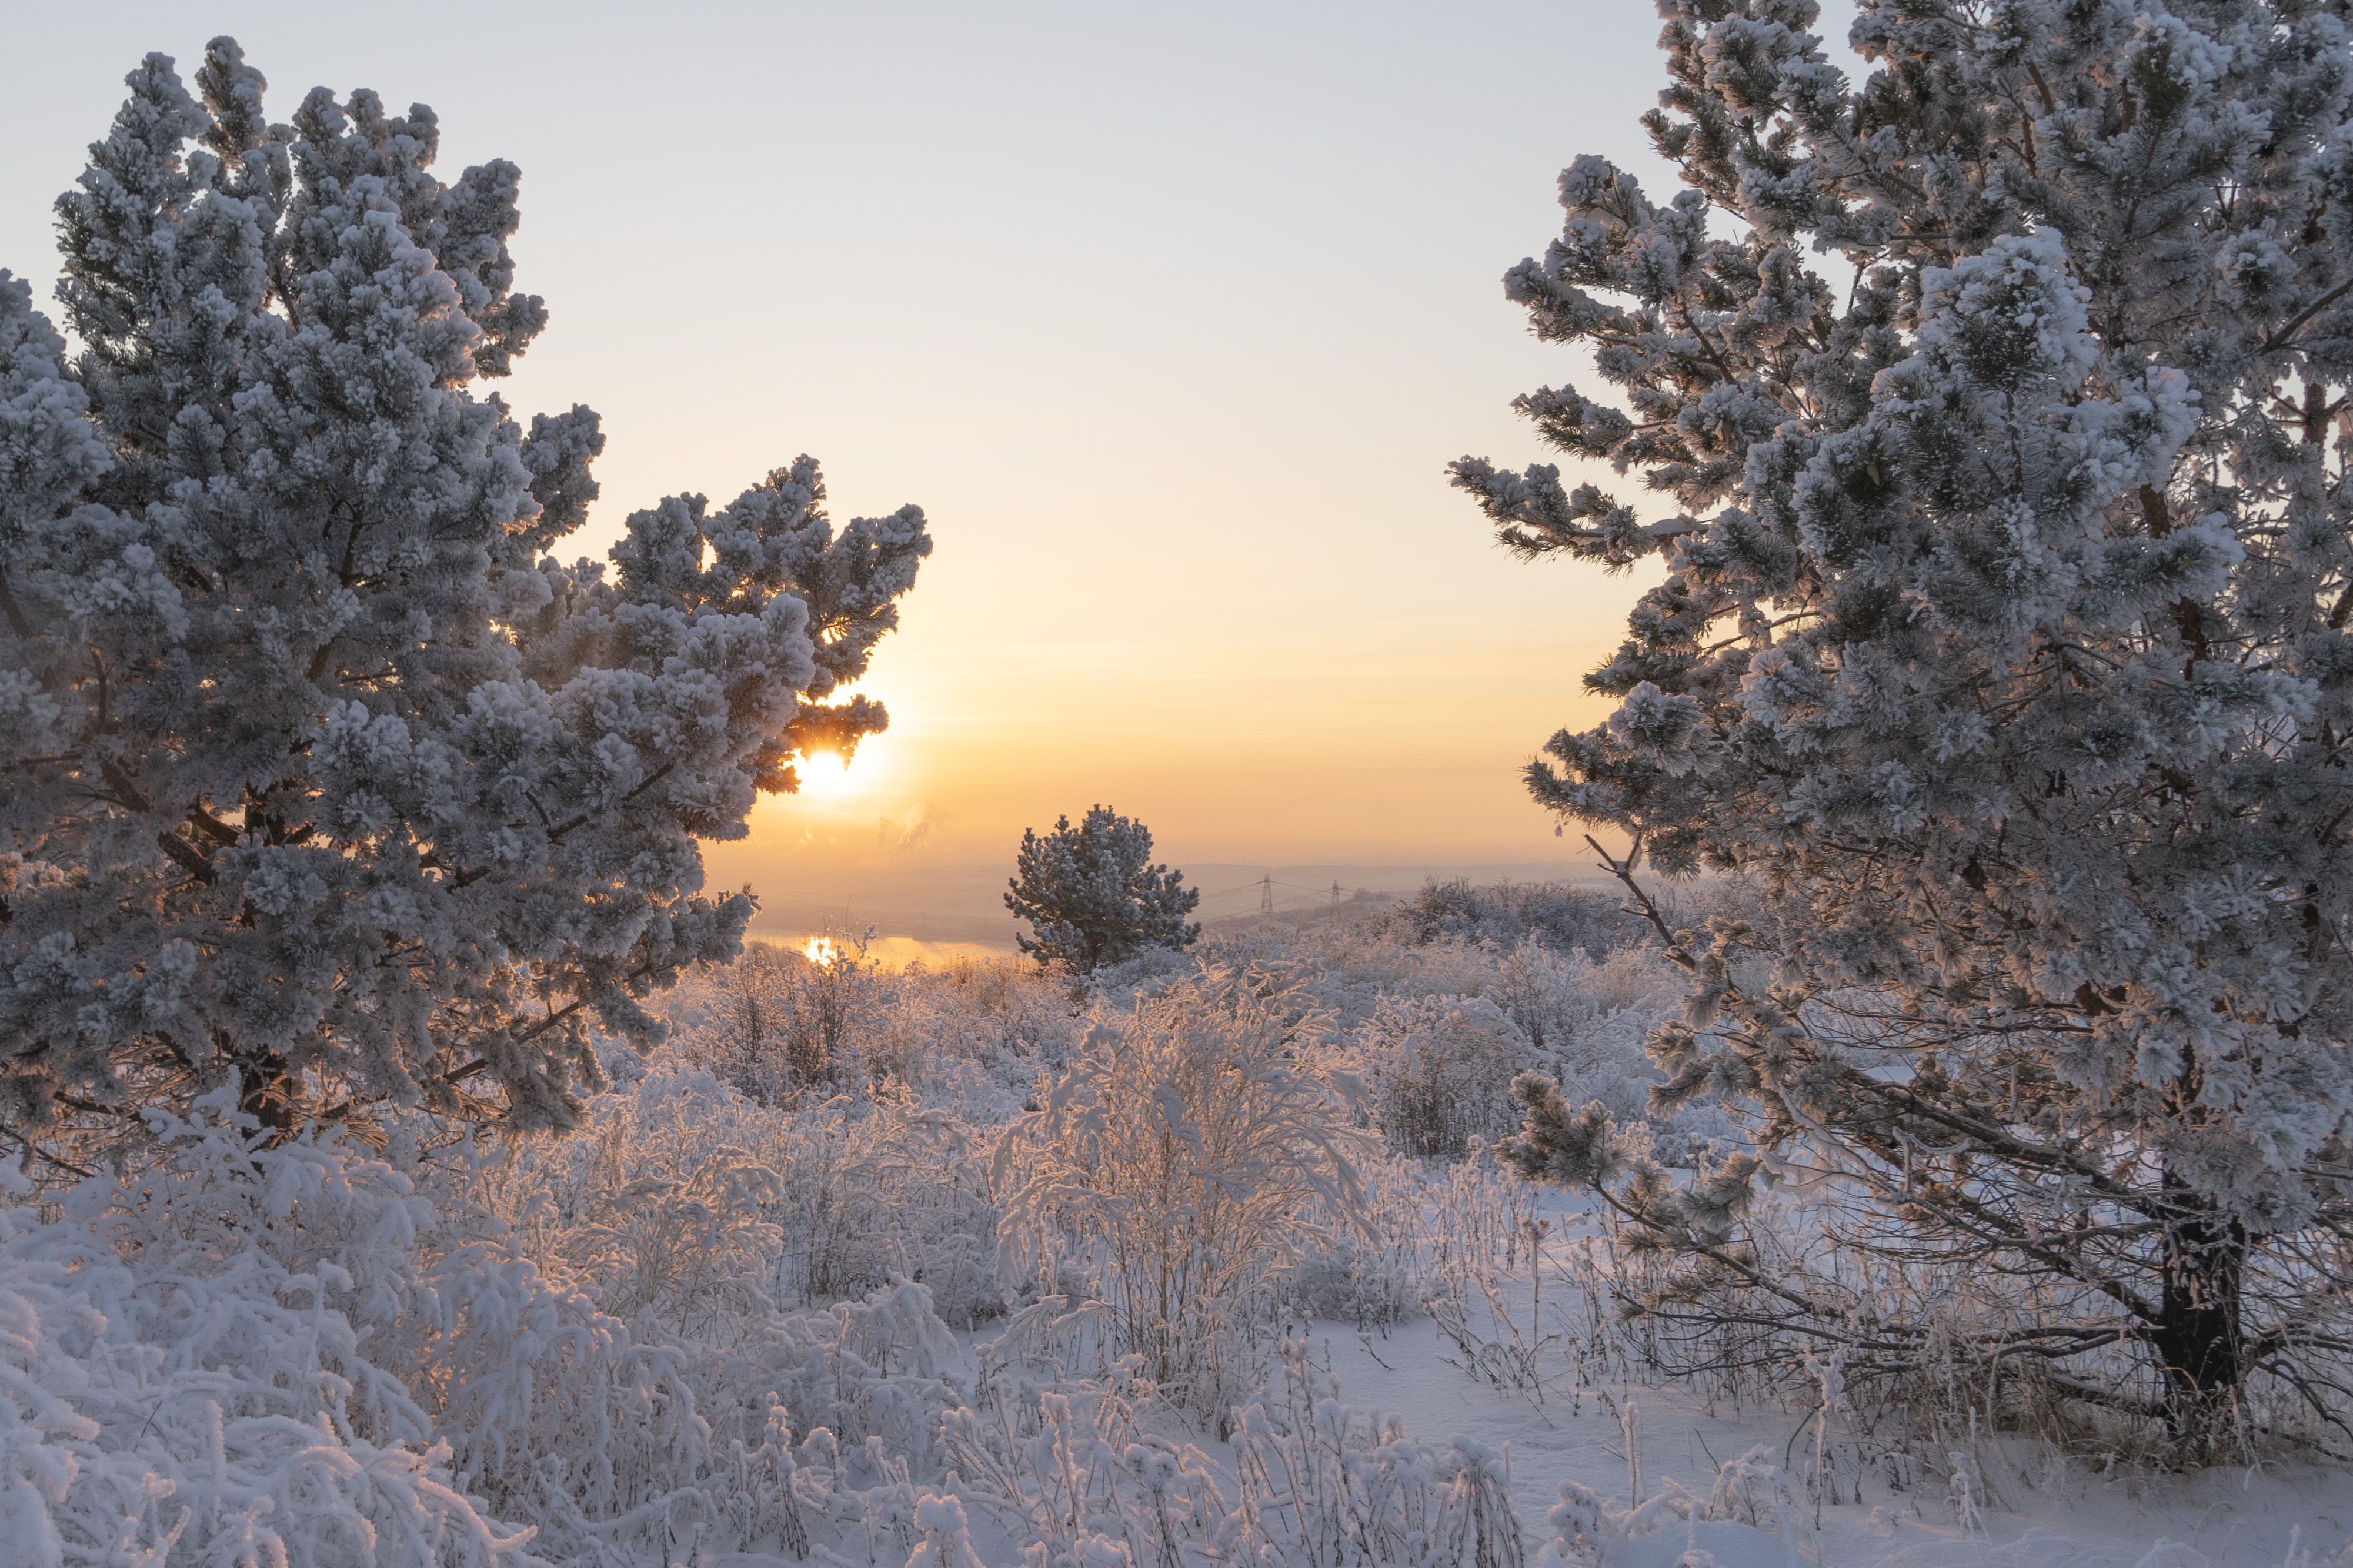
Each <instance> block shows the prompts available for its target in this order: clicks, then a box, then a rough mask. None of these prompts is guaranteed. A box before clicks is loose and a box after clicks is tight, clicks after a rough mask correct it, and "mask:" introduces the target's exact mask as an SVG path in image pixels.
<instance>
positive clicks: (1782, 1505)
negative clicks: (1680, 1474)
mask: <svg viewBox="0 0 2353 1568" xmlns="http://www.w3.org/2000/svg"><path fill="white" fill-rule="evenodd" d="M1632 1479H1635V1480H1637V1481H1639V1480H1640V1479H1641V1478H1640V1472H1639V1471H1637V1472H1636V1473H1635V1475H1634V1477H1633V1478H1632ZM1559 1497H1560V1500H1559V1501H1557V1502H1556V1503H1555V1504H1554V1505H1553V1507H1552V1509H1551V1510H1550V1511H1548V1512H1547V1513H1546V1516H1545V1522H1546V1523H1547V1524H1549V1525H1551V1526H1552V1531H1553V1533H1552V1538H1551V1539H1550V1540H1549V1541H1547V1542H1545V1545H1544V1549H1543V1550H1542V1551H1541V1552H1539V1553H1538V1554H1537V1557H1536V1568H1602V1565H1603V1564H1604V1563H1613V1562H1617V1561H1619V1560H1620V1557H1619V1554H1618V1553H1617V1552H1615V1551H1614V1550H1613V1549H1614V1548H1618V1547H1621V1546H1623V1545H1624V1544H1625V1543H1626V1542H1631V1541H1639V1540H1641V1539H1642V1538H1644V1537H1646V1536H1651V1535H1657V1534H1660V1533H1662V1532H1668V1534H1669V1539H1670V1540H1671V1541H1677V1542H1680V1543H1681V1544H1682V1545H1683V1548H1684V1552H1683V1554H1682V1555H1680V1556H1679V1557H1677V1558H1676V1559H1675V1561H1676V1562H1678V1563H1683V1564H1694V1565H1704V1564H1711V1563H1720V1562H1729V1563H1795V1562H1798V1561H1799V1552H1798V1544H1797V1540H1796V1535H1795V1530H1794V1525H1795V1513H1796V1506H1795V1505H1796V1497H1795V1494H1794V1492H1793V1490H1792V1489H1791V1487H1790V1484H1789V1478H1788V1474H1787V1473H1786V1472H1784V1471H1783V1470H1782V1468H1781V1467H1780V1466H1779V1465H1778V1464H1776V1463H1775V1462H1774V1461H1773V1457H1772V1451H1771V1449H1769V1448H1768V1447H1765V1446H1764V1445H1762V1444H1760V1445H1758V1446H1757V1447H1753V1448H1750V1449H1749V1450H1748V1451H1747V1452H1746V1453H1744V1454H1741V1455H1739V1456H1738V1457H1736V1458H1731V1459H1727V1460H1725V1462H1724V1463H1723V1464H1722V1465H1720V1466H1718V1467H1717V1468H1716V1473H1715V1479H1714V1480H1713V1482H1712V1483H1711V1484H1710V1486H1709V1489H1708V1493H1707V1495H1706V1496H1705V1497H1700V1496H1698V1495H1696V1494H1695V1493H1694V1492H1693V1491H1692V1490H1691V1489H1688V1488H1686V1487H1685V1486H1683V1483H1681V1482H1680V1481H1677V1480H1676V1479H1674V1478H1673V1477H1672V1476H1670V1477H1666V1478H1664V1479H1662V1480H1661V1481H1660V1483H1659V1487H1658V1489H1657V1490H1656V1491H1653V1492H1651V1493H1650V1494H1649V1495H1648V1496H1646V1497H1636V1498H1634V1499H1632V1500H1630V1501H1629V1502H1628V1503H1625V1504H1622V1505H1621V1504H1620V1503H1618V1502H1616V1501H1614V1500H1609V1499H1606V1498H1604V1497H1602V1496H1601V1495H1600V1494H1599V1493H1598V1492H1596V1491H1595V1490H1593V1489H1592V1488H1590V1487H1587V1486H1584V1485H1581V1484H1579V1483H1578V1482H1576V1481H1563V1482H1562V1483H1561V1484H1560V1494H1559ZM1678 1525H1680V1526H1681V1528H1680V1529H1676V1528H1675V1527H1676V1526H1678ZM1655 1561H1659V1562H1664V1561H1666V1558H1665V1557H1664V1556H1663V1555H1661V1556H1659V1557H1657V1558H1656V1559H1655Z"/></svg>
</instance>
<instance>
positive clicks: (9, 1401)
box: [0, 1088, 538, 1568]
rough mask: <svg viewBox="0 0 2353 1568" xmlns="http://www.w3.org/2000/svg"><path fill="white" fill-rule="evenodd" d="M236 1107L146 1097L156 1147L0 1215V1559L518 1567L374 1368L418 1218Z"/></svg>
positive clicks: (407, 1402)
mask: <svg viewBox="0 0 2353 1568" xmlns="http://www.w3.org/2000/svg"><path fill="white" fill-rule="evenodd" d="M236 1099H237V1095H236V1090H235V1089H234V1088H230V1089H225V1090H223V1091H220V1092H218V1093H216V1094H215V1095H212V1096H209V1097H206V1098H205V1099H202V1100H198V1101H196V1102H195V1105H194V1106H193V1107H192V1108H191V1110H190V1112H189V1115H188V1118H187V1119H186V1120H185V1121H183V1120H180V1119H178V1118H174V1117H171V1116H167V1115H164V1114H163V1113H161V1112H154V1113H151V1124H152V1126H153V1131H154V1132H155V1134H156V1136H157V1138H158V1140H159V1142H160V1145H161V1148H162V1151H163V1155H164V1157H163V1159H162V1160H161V1161H160V1163H158V1164H157V1165H155V1166H154V1167H153V1169H152V1170H150V1171H149V1172H147V1173H145V1174H144V1175H143V1176H141V1177H138V1178H134V1179H132V1180H129V1181H124V1180H120V1179H115V1178H107V1177H99V1178H93V1179H91V1180H90V1181H89V1182H87V1183H85V1184H82V1185H81V1186H80V1187H79V1188H78V1189H77V1190H76V1191H74V1192H73V1193H72V1194H70V1195H69V1196H68V1197H67V1199H66V1200H65V1202H64V1204H63V1205H62V1211H63V1212H62V1215H60V1217H58V1218H54V1219H49V1220H47V1221H44V1220H42V1219H40V1218H38V1217H37V1215H36V1214H35V1212H34V1211H33V1210H31V1209H30V1208H26V1207H7V1208H0V1542H5V1543H6V1546H7V1552H6V1555H7V1559H8V1561H10V1562H11V1563H25V1564H27V1565H28V1568H64V1565H67V1564H90V1565H91V1568H97V1565H98V1564H101V1563H104V1564H112V1563H122V1562H126V1561H130V1560H132V1558H133V1557H134V1556H138V1555H142V1554H151V1553H152V1554H153V1559H152V1560H154V1561H163V1560H164V1559H165V1558H167V1557H168V1558H169V1559H170V1560H171V1561H174V1562H177V1561H192V1562H217V1563H285V1564H290V1565H295V1568H300V1565H304V1564H317V1565H319V1568H335V1565H341V1564H347V1563H359V1562H365V1563H372V1564H375V1565H376V1568H460V1565H464V1568H476V1565H481V1568H487V1565H489V1564H493V1563H498V1564H518V1565H519V1564H522V1563H533V1562H537V1561H538V1559H537V1558H536V1557H533V1556H532V1555H531V1553H530V1551H529V1546H530V1542H531V1536H532V1532H531V1531H528V1530H519V1529H515V1528H513V1527H512V1526H509V1525H506V1524H502V1523H501V1522H499V1521H497V1520H496V1519H495V1518H494V1517H493V1516H492V1514H491V1511H490V1510H488V1509H486V1508H485V1507H484V1506H483V1505H482V1504H481V1503H480V1501H479V1500H476V1499H475V1498H472V1497H470V1496H468V1495H466V1489H465V1486H464V1482H463V1480H462V1479H461V1478H460V1477H459V1476H458V1475H455V1474H453V1470H452V1460H451V1454H450V1450H449V1448H448V1445H446V1444H445V1443H442V1442H439V1441H438V1440H437V1438H436V1436H435V1430H434V1423H433V1419H432V1415H431V1412H430V1410H429V1409H428V1408H427V1405H425V1404H423V1403H420V1402H419V1401H418V1400H417V1398H416V1397H414V1396H413V1395H412V1394H411V1392H410V1390H409V1389H408V1388H407V1387H406V1386H405V1385H404V1384H403V1383H402V1382H401V1380H400V1378H399V1377H398V1376H396V1375H394V1374H393V1373H390V1372H388V1371H387V1370H385V1368H384V1367H383V1366H381V1365H379V1364H377V1363H376V1361H375V1359H374V1358H375V1356H377V1355H378V1354H379V1352H380V1351H381V1349H382V1348H383V1347H382V1346H381V1345H380V1344H379V1343H378V1338H379V1336H378V1335H377V1334H376V1333H375V1323H374V1322H373V1321H371V1320H372V1318H373V1316H374V1314H375V1312H376V1311H378V1310H382V1309H384V1308H385V1306H387V1305H389V1304H392V1303H395V1302H396V1301H397V1300H399V1299H400V1298H401V1297H402V1296H403V1295H405V1294H406V1291H407V1290H408V1289H410V1288H411V1287H412V1285H413V1283H414V1281H413V1279H412V1278H411V1276H410V1270H411V1268H412V1267H413V1263H414V1258H415V1253H414V1248H415V1247H416V1242H417V1235H418V1232H419V1230H420V1228H421V1227H424V1226H429V1224H430V1222H431V1210H430V1208H429V1207H428V1206H427V1205H424V1204H423V1203H422V1202H420V1201H419V1200H418V1199H417V1197H416V1195H415V1194H414V1192H413V1191H412V1189H411V1187H410V1184H409V1183H408V1182H407V1180H406V1178H405V1177H403V1176H401V1175H400V1174H399V1173H397V1172H395V1171H392V1170H391V1169H389V1168H388V1167H386V1166H385V1165H384V1164H382V1163H380V1162H377V1161H375V1160H373V1159H371V1158H369V1157H367V1156H366V1155H365V1154H364V1152H359V1151H355V1150H353V1149H352V1148H350V1147H348V1146H346V1145H344V1144H343V1143H342V1142H339V1141H338V1140H336V1139H334V1138H332V1136H331V1137H328V1138H325V1139H322V1140H319V1141H315V1142H313V1141H309V1140H304V1141H298V1142H291V1143H288V1144H284V1145H281V1146H280V1147H278V1148H276V1149H273V1150H268V1151H264V1150H260V1149H259V1148H257V1147H255V1146H254V1140H253V1139H252V1138H250V1137H249V1136H248V1134H249V1132H250V1131H251V1129H252V1128H253V1126H254V1123H253V1122H252V1121H251V1120H250V1119H246V1120H245V1121H243V1122H242V1124H241V1125H240V1123H239V1121H238V1119H237V1117H236V1116H235V1113H234V1108H235V1105H236ZM355 1317H356V1320H357V1321H355Z"/></svg>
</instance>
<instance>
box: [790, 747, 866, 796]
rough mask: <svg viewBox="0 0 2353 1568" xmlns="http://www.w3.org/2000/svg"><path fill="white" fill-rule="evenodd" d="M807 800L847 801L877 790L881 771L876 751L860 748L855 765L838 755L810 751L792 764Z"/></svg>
mask: <svg viewBox="0 0 2353 1568" xmlns="http://www.w3.org/2000/svg"><path fill="white" fill-rule="evenodd" d="M793 771H794V772H795V773H798V774H799V775H800V782H801V787H800V789H799V791H798V792H797V793H798V794H799V795H800V796H801V798H803V799H804V800H845V799H848V798H849V796H851V795H859V794H861V793H864V792H866V791H870V790H871V789H872V788H873V787H874V783H875V778H876V775H877V773H878V772H879V770H878V769H877V767H876V766H875V759H874V755H873V750H872V748H871V746H867V747H861V748H860V751H859V755H858V758H857V761H856V763H855V765H854V766H853V765H852V763H851V761H850V760H849V758H846V757H844V756H843V755H842V754H841V753H840V752H804V753H802V755H801V757H800V760H799V761H797V762H796V763H793Z"/></svg>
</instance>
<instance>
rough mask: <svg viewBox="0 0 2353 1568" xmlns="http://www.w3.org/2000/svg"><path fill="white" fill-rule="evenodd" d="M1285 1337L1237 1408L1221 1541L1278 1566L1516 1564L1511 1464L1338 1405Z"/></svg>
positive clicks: (1460, 1442)
mask: <svg viewBox="0 0 2353 1568" xmlns="http://www.w3.org/2000/svg"><path fill="white" fill-rule="evenodd" d="M1339 1394H1340V1387H1339V1384H1338V1382H1337V1380H1335V1379H1334V1378H1332V1377H1331V1376H1330V1375H1329V1374H1328V1373H1321V1372H1318V1371H1317V1370H1316V1369H1315V1368H1314V1366H1313V1365H1312V1364H1310V1363H1309V1362H1308V1360H1307V1357H1306V1354H1305V1352H1304V1351H1303V1349H1302V1348H1301V1347H1300V1346H1299V1345H1298V1344H1296V1343H1290V1344H1286V1345H1285V1346H1284V1347H1283V1349H1282V1371H1281V1375H1280V1381H1279V1382H1278V1383H1276V1384H1272V1385H1271V1386H1270V1387H1269V1388H1268V1390H1267V1391H1266V1392H1265V1393H1264V1394H1261V1397H1259V1398H1258V1399H1256V1400H1253V1401H1252V1402H1251V1403H1250V1406H1249V1408H1247V1409H1246V1410H1244V1411H1243V1412H1242V1413H1241V1416H1240V1436H1239V1438H1238V1440H1237V1448H1238V1450H1239V1451H1238V1453H1237V1456H1236V1460H1235V1468H1236V1471H1237V1472H1238V1478H1239V1483H1240V1487H1239V1490H1240V1495H1239V1498H1238V1500H1237V1503H1236V1506H1235V1509H1234V1513H1233V1517H1232V1547H1233V1549H1234V1551H1235V1556H1236V1557H1237V1558H1238V1559H1239V1560H1240V1561H1242V1562H1247V1563H1267V1564H1273V1563H1282V1564H1283V1565H1284V1568H1522V1565H1523V1564H1524V1563H1525V1562H1526V1560H1527V1559H1526V1553H1525V1550H1524V1549H1523V1547H1522V1544H1521V1541H1520V1526H1519V1520H1518V1518H1517V1516H1516V1515H1514V1513H1513V1511H1512V1506H1511V1466H1510V1462H1509V1460H1508V1459H1506V1458H1504V1456H1502V1455H1501V1454H1498V1453H1496V1452H1494V1451H1493V1450H1492V1449H1489V1448H1486V1447H1482V1446H1481V1445H1479V1444H1476V1443H1472V1442H1470V1441H1468V1440H1466V1439H1463V1438H1460V1437H1458V1438H1455V1439H1454V1440H1453V1441H1452V1442H1451V1443H1447V1444H1443V1445H1431V1444H1425V1443H1419V1442H1416V1441H1414V1440H1413V1439H1412V1438H1411V1437H1409V1436H1407V1435H1406V1431H1405V1428H1404V1426H1403V1425H1402V1424H1401V1423H1399V1422H1398V1420H1397V1418H1396V1417H1395V1416H1390V1415H1380V1414H1379V1413H1377V1412H1374V1411H1367V1410H1358V1409H1354V1408H1351V1407H1350V1406H1348V1405H1343V1404H1342V1403H1341V1402H1340V1397H1339Z"/></svg>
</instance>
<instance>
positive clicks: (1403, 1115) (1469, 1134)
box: [1356, 996, 1537, 1159]
mask: <svg viewBox="0 0 2353 1568" xmlns="http://www.w3.org/2000/svg"><path fill="white" fill-rule="evenodd" d="M1356 1041H1357V1045H1358V1048H1359V1051H1360V1052H1361V1058H1362V1061H1363V1065H1364V1069H1365V1071H1366V1076H1367V1077H1369V1078H1370V1079H1371V1081H1372V1085H1373V1104H1374V1108H1375V1114H1376V1116H1377V1118H1378V1120H1379V1122H1380V1127H1381V1131H1382V1134H1383V1135H1384V1136H1385V1137H1386V1138H1387V1139H1388V1145H1389V1147H1390V1148H1391V1149H1393V1150H1396V1151H1397V1152H1398V1153H1401V1154H1412V1155H1417V1156H1419V1157H1422V1158H1425V1159H1430V1158H1437V1159H1452V1158H1455V1157H1457V1156H1459V1155H1461V1153H1462V1152H1463V1151H1464V1150H1466V1149H1468V1148H1469V1147H1470V1144H1471V1141H1472V1139H1474V1138H1479V1139H1493V1138H1496V1137H1500V1136H1501V1135H1503V1134H1504V1133H1506V1132H1509V1131H1512V1129H1513V1128H1514V1127H1516V1126H1517V1125H1518V1124H1519V1115H1518V1107H1517V1105H1516V1104H1515V1103H1514V1100H1513V1099H1512V1079H1513V1078H1514V1076H1515V1075H1517V1074H1519V1073H1521V1072H1524V1071H1526V1070H1528V1069H1529V1068H1533V1067H1535V1065H1537V1064H1536V1060H1535V1057H1534V1055H1533V1053H1532V1052H1531V1050H1530V1048H1529V1044H1528V1038H1527V1037H1526V1036H1525V1035H1524V1034H1522V1033H1521V1032H1520V1029H1519V1028H1518V1026H1516V1025H1514V1023H1513V1022H1512V1020H1511V1019H1510V1018H1509V1017H1507V1016H1504V1012H1503V1010H1502V1009H1501V1008H1499V1007H1497V1006H1496V1005H1494V1004H1493V1003H1492V1002H1489V1001H1487V1000H1486V999H1485V998H1483V997H1466V996H1425V997H1416V998H1406V997H1386V998H1383V1000H1382V1001H1381V1003H1380V1005H1378V1006H1377V1008H1376V1009H1375V1011H1374V1013H1373V1016H1372V1017H1371V1018H1370V1019H1368V1020H1366V1023H1365V1025H1364V1026H1362V1027H1361V1028H1360V1029H1358V1030H1357V1032H1356Z"/></svg>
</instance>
